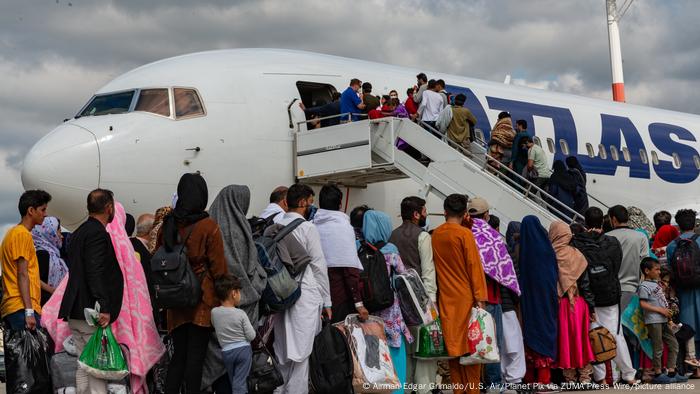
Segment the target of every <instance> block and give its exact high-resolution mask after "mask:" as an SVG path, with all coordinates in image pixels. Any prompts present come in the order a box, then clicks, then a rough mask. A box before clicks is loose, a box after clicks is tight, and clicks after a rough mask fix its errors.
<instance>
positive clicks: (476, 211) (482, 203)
mask: <svg viewBox="0 0 700 394" xmlns="http://www.w3.org/2000/svg"><path fill="white" fill-rule="evenodd" d="M489 209H491V207H490V206H489V203H488V202H487V201H486V200H485V199H483V198H481V197H474V198H472V199H471V200H469V204H467V211H469V214H470V215H481V214H483V213H485V212H486V211H488V210H489Z"/></svg>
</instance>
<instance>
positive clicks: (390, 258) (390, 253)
mask: <svg viewBox="0 0 700 394" xmlns="http://www.w3.org/2000/svg"><path fill="white" fill-rule="evenodd" d="M391 231H392V228H391V219H390V218H389V216H388V215H387V214H386V213H384V212H380V211H375V210H369V211H367V212H365V216H364V223H363V225H362V233H363V234H364V237H365V240H366V241H367V242H369V243H370V244H372V245H374V246H377V247H379V250H380V251H381V252H382V253H383V254H384V258H385V260H386V269H387V271H388V272H389V277H390V278H391V277H392V275H393V274H394V273H396V274H401V273H403V272H404V271H406V268H405V267H404V265H403V262H402V261H401V257H400V256H399V249H398V248H397V247H396V245H394V244H392V243H389V237H391ZM377 315H378V316H379V317H381V318H382V320H384V329H385V331H386V341H387V344H388V345H389V352H390V353H391V361H392V362H393V364H394V368H395V369H396V375H397V376H398V378H399V381H400V382H401V386H402V387H403V384H404V383H405V382H406V367H407V360H406V357H407V356H406V341H408V343H412V342H413V336H411V332H410V331H409V330H408V327H407V326H406V324H405V323H404V321H403V316H402V315H401V307H400V306H399V299H398V297H397V296H396V293H394V304H393V305H392V306H390V307H388V308H386V309H384V310H382V311H379V312H378V313H377ZM395 393H403V389H400V390H396V391H395Z"/></svg>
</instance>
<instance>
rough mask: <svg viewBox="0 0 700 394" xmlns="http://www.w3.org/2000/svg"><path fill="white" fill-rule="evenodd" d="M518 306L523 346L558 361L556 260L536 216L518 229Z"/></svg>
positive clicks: (523, 222)
mask: <svg viewBox="0 0 700 394" xmlns="http://www.w3.org/2000/svg"><path fill="white" fill-rule="evenodd" d="M518 260H519V265H520V278H519V280H520V290H521V291H522V294H521V296H520V305H521V309H522V316H523V339H524V341H525V345H526V346H527V347H529V348H530V349H532V350H533V351H535V352H537V353H538V354H540V355H542V356H545V357H549V358H551V359H556V358H557V315H558V310H559V296H558V293H557V281H558V280H559V273H558V272H557V257H556V254H555V253H554V249H553V248H552V244H551V242H550V241H549V235H548V234H547V230H545V229H544V227H542V224H541V223H540V220H539V219H538V218H537V217H536V216H532V215H530V216H525V218H523V221H522V224H521V226H520V258H519V259H518Z"/></svg>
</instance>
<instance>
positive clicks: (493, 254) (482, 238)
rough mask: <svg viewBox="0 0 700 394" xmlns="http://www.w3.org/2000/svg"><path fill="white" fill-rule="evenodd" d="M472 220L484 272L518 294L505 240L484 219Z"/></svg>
mask: <svg viewBox="0 0 700 394" xmlns="http://www.w3.org/2000/svg"><path fill="white" fill-rule="evenodd" d="M473 220H474V224H473V225H472V233H474V239H475V240H476V245H477V246H478V247H479V254H480V255H481V263H482V264H483V265H484V273H486V275H488V276H489V277H491V278H492V279H493V280H495V281H496V282H498V283H500V284H501V285H503V286H505V287H507V288H509V289H511V290H513V291H514V292H515V293H516V294H518V295H520V286H519V285H518V277H517V276H516V275H515V268H514V267H513V260H512V259H511V258H510V255H509V254H508V248H507V247H506V242H505V240H504V239H503V237H501V234H499V233H498V231H496V230H494V229H493V228H492V227H491V226H489V224H488V223H487V222H486V221H484V220H481V219H473Z"/></svg>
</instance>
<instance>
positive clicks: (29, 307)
mask: <svg viewBox="0 0 700 394" xmlns="http://www.w3.org/2000/svg"><path fill="white" fill-rule="evenodd" d="M429 92H432V90H429V87H427V86H426V87H425V88H423V89H422V90H420V89H419V90H418V92H417V93H421V94H423V99H426V98H428V97H430V94H427V93H429ZM426 94H427V96H426ZM438 94H439V93H438ZM428 100H431V99H430V98H428ZM363 102H366V101H363ZM524 126H526V125H524V124H523V123H522V122H519V123H518V127H519V128H521V131H522V130H524ZM522 139H524V140H526V141H531V140H530V139H529V137H523V138H522ZM516 156H517V155H516ZM520 163H524V162H520ZM513 165H514V166H518V165H520V164H518V162H516V161H515V160H514V161H513ZM569 165H570V167H574V168H575V163H569ZM523 168H526V167H523ZM556 173H557V169H556V168H555V171H554V172H553V173H552V175H551V177H554V176H555V174H556ZM582 176H584V177H585V175H584V174H582ZM208 195H209V194H208V188H207V184H206V182H205V180H204V178H203V177H202V176H201V175H199V174H185V175H183V176H182V178H181V179H180V181H179V184H178V187H177V194H176V198H175V200H174V204H173V206H171V207H163V208H160V209H158V210H157V211H156V212H154V213H143V214H141V215H139V216H138V219H137V220H134V217H133V216H131V215H129V214H127V213H126V212H125V210H124V207H123V206H122V205H121V204H120V203H119V202H118V201H116V200H115V196H114V195H113V194H112V192H110V191H109V190H104V189H96V190H94V191H92V192H90V193H89V195H88V196H87V211H88V213H89V217H88V219H87V220H86V221H85V222H84V223H83V224H81V225H80V226H79V227H78V228H77V229H76V230H75V231H74V232H73V233H70V234H63V233H62V232H61V225H60V219H59V218H55V217H50V216H47V214H46V210H47V207H48V206H49V205H50V203H51V196H50V195H49V194H48V193H46V192H44V191H41V190H29V191H26V192H25V193H24V194H23V195H22V196H21V197H20V199H19V214H20V216H21V221H20V222H19V224H18V225H17V226H15V227H13V228H12V229H10V230H9V231H8V232H7V234H6V235H5V238H4V239H3V242H2V246H0V258H1V259H2V261H1V264H2V284H3V286H2V289H3V297H2V304H0V313H1V315H2V319H3V322H4V324H5V330H15V331H19V330H25V329H28V330H37V329H39V328H42V329H44V330H46V331H47V332H48V334H49V335H50V337H51V339H52V340H53V343H55V349H51V350H52V351H53V350H55V351H57V352H58V351H63V350H64V348H65V350H66V351H67V350H68V347H69V346H68V344H69V343H70V344H72V347H74V352H75V353H76V354H77V355H80V354H81V352H82V351H83V349H84V348H85V346H86V343H87V342H88V341H89V340H90V338H91V336H93V335H94V333H95V332H96V330H97V327H108V326H109V327H111V330H112V331H113V333H114V336H115V338H116V340H117V341H118V342H119V343H120V344H122V345H124V346H125V347H126V348H127V349H128V352H126V354H125V357H126V359H127V362H128V366H129V373H130V375H129V380H128V382H129V388H130V390H131V391H133V392H134V393H140V392H149V390H151V391H152V390H153V380H154V379H155V376H156V375H158V373H156V372H157V371H155V370H156V369H158V368H163V365H164V364H163V363H162V360H163V359H164V358H167V360H168V362H167V363H166V364H165V365H167V372H166V371H160V373H166V378H165V385H164V387H163V388H162V389H161V390H162V392H165V393H181V392H187V393H200V392H216V393H245V392H248V390H249V386H248V383H247V379H248V376H249V373H250V371H251V365H252V357H253V348H252V347H251V342H263V343H264V342H265V341H269V342H270V343H268V345H269V348H270V350H271V351H272V353H273V354H274V357H275V358H276V360H277V362H278V365H279V372H280V374H281V377H282V381H281V382H280V386H279V387H278V388H277V389H276V390H275V392H276V393H289V394H298V393H305V392H308V391H309V375H310V373H313V371H311V365H310V357H311V355H312V352H313V351H314V340H315V338H316V335H317V334H318V333H319V332H321V329H322V327H323V326H324V324H325V323H324V321H328V322H331V323H338V324H342V323H343V322H344V321H345V320H346V317H348V316H350V315H354V314H356V315H357V317H358V318H359V320H360V321H366V320H367V319H369V318H370V315H372V316H376V317H378V318H379V319H381V321H382V322H383V324H384V330H385V337H386V344H387V345H388V348H389V351H390V355H391V359H392V364H393V367H394V369H395V374H396V376H397V378H398V380H399V382H400V384H401V385H402V386H400V387H397V388H396V391H395V392H404V389H403V388H402V387H405V388H406V390H405V392H412V391H415V392H417V393H427V392H431V391H433V390H434V389H436V387H437V388H438V389H439V388H442V389H443V392H449V390H450V389H453V390H454V392H460V393H461V392H470V393H476V392H479V391H480V389H484V390H487V391H489V392H516V391H520V390H523V388H524V387H525V386H523V384H539V385H540V386H538V387H539V389H540V390H549V389H551V390H555V389H557V387H558V386H555V383H556V384H561V383H575V382H578V383H583V384H605V383H606V381H607V382H608V383H610V379H613V380H614V381H621V382H623V383H627V384H637V383H639V382H640V379H643V380H644V381H649V382H654V383H678V382H685V381H687V379H688V377H687V376H686V375H690V374H691V373H692V377H693V378H700V369H698V367H700V362H698V361H697V359H696V354H695V345H696V343H695V342H696V340H698V339H700V332H698V333H696V332H695V330H694V328H695V327H700V238H699V237H698V235H696V233H695V231H696V212H694V211H692V210H680V211H678V212H677V213H676V214H675V222H676V226H674V225H672V223H671V222H672V217H671V214H670V213H668V212H666V211H661V212H658V213H657V214H656V215H654V218H653V219H654V221H653V224H652V222H651V221H650V220H649V219H648V218H647V217H646V216H644V214H643V213H642V212H641V211H640V210H639V209H637V208H634V207H630V208H625V207H623V206H621V205H617V206H614V207H612V208H610V209H609V210H608V212H607V213H604V212H603V211H602V210H601V209H599V208H597V207H590V208H587V209H586V210H585V211H584V218H585V219H584V221H583V222H582V223H574V224H571V225H569V224H567V223H565V222H562V221H555V222H553V223H552V224H551V225H550V227H549V228H548V229H547V228H545V227H543V225H542V223H541V222H540V220H539V219H538V218H537V217H536V216H526V217H524V218H523V219H522V221H521V222H511V223H508V224H507V227H506V232H505V235H502V234H501V232H500V220H499V219H498V218H497V217H496V216H495V215H493V214H492V213H491V211H492V209H493V207H491V205H490V204H489V202H488V201H486V200H485V199H483V198H480V197H472V198H468V197H467V196H465V195H461V194H453V195H450V196H448V197H447V198H446V199H445V200H444V204H443V208H444V220H445V222H444V224H441V225H440V226H438V227H437V228H435V229H434V230H430V229H428V227H427V223H428V212H427V210H426V201H425V200H424V199H422V198H419V197H415V196H410V197H406V198H404V199H403V200H402V202H401V205H400V212H401V219H402V223H401V225H400V226H398V227H396V228H393V226H392V220H391V218H390V216H389V215H387V214H386V213H384V212H381V211H378V210H375V209H372V208H371V207H368V206H365V205H363V206H358V207H356V208H354V209H353V210H352V211H351V213H350V214H349V215H348V214H346V213H345V212H343V210H342V207H343V199H344V197H345V196H344V195H343V192H342V190H341V189H340V188H339V187H338V186H336V185H333V184H328V185H325V186H324V187H323V188H321V189H320V192H319V195H318V206H317V205H316V204H315V201H316V193H315V192H314V190H313V189H312V188H311V187H309V186H307V185H305V184H294V185H291V186H289V187H284V186H280V187H278V188H276V189H275V190H274V191H272V193H271V195H270V199H269V205H268V206H267V207H266V208H265V210H264V211H263V212H262V213H260V216H259V218H260V219H257V217H256V219H257V220H261V221H262V223H263V226H262V231H263V235H262V236H274V234H276V233H275V231H283V230H282V229H284V228H285V227H287V226H289V229H290V230H291V232H290V234H291V238H288V239H289V241H288V242H286V243H285V250H286V251H287V252H288V253H289V256H291V259H292V260H294V261H297V260H299V261H303V264H301V263H300V265H299V266H297V268H298V270H297V271H296V272H293V273H294V274H295V275H296V281H297V283H298V286H299V288H300V293H299V295H298V299H296V300H295V301H294V302H293V304H291V305H289V306H288V307H286V308H284V309H282V310H279V311H277V312H275V311H271V310H270V308H266V304H265V301H264V299H265V297H264V293H265V292H266V291H268V283H267V282H268V274H267V272H268V271H266V270H265V269H264V268H263V266H262V264H261V258H262V257H261V254H260V253H259V252H260V249H259V246H260V245H259V243H258V237H260V236H261V235H260V234H259V233H258V230H259V229H257V228H254V226H252V225H251V223H252V222H251V220H253V219H250V218H249V212H248V210H249V206H250V203H251V194H250V190H249V188H248V187H247V186H240V185H231V186H228V187H226V188H224V189H223V190H221V192H220V193H219V194H218V195H217V197H216V198H215V199H214V201H213V202H212V204H211V205H210V206H209V205H208ZM208 206H209V209H208V210H207V207H208ZM134 230H136V234H135V236H133V237H132V233H133V232H134ZM370 250H373V251H375V253H380V255H381V256H382V260H383V261H384V262H385V264H386V270H387V272H388V273H389V275H399V274H402V273H405V272H407V271H408V270H415V271H416V272H417V273H418V275H419V276H420V279H421V281H422V285H423V286H424V288H425V291H426V292H427V294H428V296H429V298H430V300H431V301H432V302H434V303H435V304H436V305H437V308H438V311H439V317H440V324H441V326H442V335H443V337H444V344H445V347H446V352H447V355H448V358H449V360H448V361H444V362H443V361H438V360H435V359H426V358H417V357H415V353H416V343H417V339H418V330H419V329H420V327H419V326H412V325H409V324H407V320H406V319H405V318H404V316H403V312H402V308H401V307H400V305H399V304H400V302H399V299H398V298H399V297H398V294H397V293H396V292H395V293H394V300H393V302H389V303H388V304H387V306H385V307H384V308H383V309H380V310H373V311H372V312H371V313H370V311H369V309H368V308H369V306H368V305H365V302H366V298H365V297H366V293H367V292H365V291H363V279H362V278H363V269H364V267H365V266H364V264H365V260H364V259H363V257H362V255H363V253H368V251H370ZM173 251H175V252H173ZM358 251H359V252H358ZM168 253H171V254H172V253H175V255H176V256H177V255H178V254H179V253H181V254H183V255H184V256H186V262H187V266H188V269H189V270H191V271H192V273H193V275H194V277H195V278H196V280H197V281H198V285H197V286H196V287H197V289H198V290H199V292H198V293H196V297H197V298H196V299H183V300H182V301H181V304H174V305H171V306H169V307H167V308H165V307H163V306H162V302H163V301H162V299H161V297H165V298H167V297H169V294H167V289H163V288H161V287H159V285H158V283H159V282H158V280H159V279H158V277H157V273H156V272H155V269H154V267H155V266H156V265H158V264H155V265H154V264H152V263H153V261H154V260H153V259H154V256H157V257H155V259H162V262H163V264H166V261H167V259H168V258H169V257H167V256H168ZM164 256H165V257H164ZM156 261H160V260H156ZM295 264H296V263H295ZM678 267H682V268H681V269H680V271H679V268H678ZM683 270H685V271H683ZM678 272H687V275H686V276H683V277H679V275H678ZM394 291H395V290H394ZM473 307H477V308H482V309H484V310H486V311H487V312H488V313H489V314H490V315H491V316H492V317H493V319H494V322H495V326H496V332H497V335H496V340H497V343H498V348H499V349H500V362H498V363H490V364H484V365H482V364H470V363H465V362H464V358H465V357H466V356H469V355H470V354H471V353H472V352H474V349H472V348H471V347H470V341H469V339H470V338H469V333H468V330H467V325H468V323H469V320H470V315H471V313H472V308H473ZM93 308H94V309H95V310H96V313H97V315H96V316H97V318H96V319H95V320H96V321H94V322H92V324H91V323H90V322H88V321H86V313H85V310H87V309H93ZM634 316H637V318H634ZM623 322H625V324H622V323H623ZM594 326H602V327H605V328H606V329H607V330H608V331H609V333H611V335H612V336H613V337H614V341H615V342H616V343H617V353H616V355H615V358H614V360H613V361H612V362H611V363H608V365H607V366H606V364H596V363H595V361H596V354H595V353H594V350H593V347H592V345H591V341H590V340H589V331H590V330H591V329H592V328H593V327H594ZM270 333H272V335H270ZM164 338H167V339H165V340H164ZM167 343H170V344H171V346H172V348H171V349H170V350H169V351H168V350H167V346H166V344H167ZM6 346H7V344H6ZM6 350H7V349H6ZM6 354H7V352H6ZM662 361H663V363H662ZM9 367H11V366H9ZM8 375H12V374H8ZM109 384H113V383H110V382H107V381H105V380H102V379H100V378H98V377H96V376H94V375H93V374H90V373H88V372H87V371H85V370H84V369H83V368H80V367H78V368H77V372H76V374H75V385H74V387H75V390H76V392H78V393H107V392H108V390H109V386H108V385H109ZM404 384H406V385H405V386H403V385H404ZM439 384H442V386H440V385H439ZM591 387H596V386H591ZM598 387H605V386H598Z"/></svg>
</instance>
